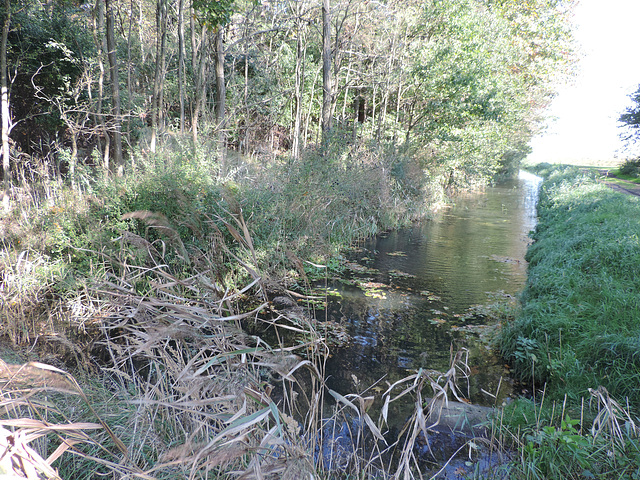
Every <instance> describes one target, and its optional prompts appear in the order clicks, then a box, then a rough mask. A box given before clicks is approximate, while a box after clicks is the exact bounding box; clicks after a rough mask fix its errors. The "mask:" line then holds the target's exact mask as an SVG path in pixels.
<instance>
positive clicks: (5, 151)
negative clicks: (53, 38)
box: [0, 0, 11, 212]
mask: <svg viewBox="0 0 640 480" xmlns="http://www.w3.org/2000/svg"><path fill="white" fill-rule="evenodd" d="M4 13H5V18H4V24H3V26H2V41H1V43H0V70H1V71H0V88H1V89H2V176H3V182H4V184H3V187H4V188H3V193H2V206H3V208H4V211H5V212H8V211H9V197H10V192H11V169H10V159H9V155H10V154H9V150H10V149H9V127H10V123H11V122H10V121H9V86H8V82H7V39H8V37H9V28H10V26H11V0H5V2H4Z"/></svg>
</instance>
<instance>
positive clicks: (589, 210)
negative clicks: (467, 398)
mask: <svg viewBox="0 0 640 480" xmlns="http://www.w3.org/2000/svg"><path fill="white" fill-rule="evenodd" d="M539 172H541V173H544V174H545V177H546V179H545V182H544V183H543V186H542V191H541V197H540V201H539V204H538V212H539V223H538V226H537V227H536V230H535V232H534V234H533V238H534V240H535V243H534V244H533V245H532V246H531V247H530V249H529V251H528V253H527V259H528V261H529V278H528V281H527V286H526V289H525V291H524V294H523V310H522V313H521V315H520V316H519V317H518V318H517V319H516V321H514V322H512V323H509V324H507V325H505V326H504V328H503V332H502V337H501V348H502V352H503V355H504V356H505V357H506V358H507V359H508V361H510V362H512V364H513V367H514V369H515V370H516V371H517V372H518V374H519V375H520V376H522V377H523V378H524V379H526V380H527V381H535V384H536V385H537V386H541V385H542V384H543V382H547V385H548V388H547V392H548V395H550V396H551V397H552V398H562V396H563V395H565V394H566V395H567V396H568V398H569V399H570V400H574V401H579V399H580V398H582V397H583V396H585V395H586V392H587V389H588V388H595V387H596V386H597V385H603V386H605V387H606V388H607V390H609V392H611V394H612V395H613V396H615V397H617V398H626V397H628V399H629V402H630V405H632V406H633V407H636V408H637V407H638V406H640V396H639V395H638V391H637V389H636V388H635V387H634V385H636V383H637V381H638V379H639V378H640V357H638V355H637V351H638V344H637V341H636V339H637V338H638V335H640V330H639V328H640V327H639V326H638V323H637V312H638V311H639V309H640V300H639V299H640V291H639V288H640V286H639V285H638V283H637V281H636V280H635V278H636V275H637V265H638V264H640V242H639V240H638V239H639V238H640V226H639V225H638V223H637V222H636V221H635V220H633V219H635V218H637V217H638V215H639V214H640V211H639V209H640V206H639V205H638V202H637V200H636V199H635V198H633V197H630V196H627V195H622V194H619V193H616V192H614V191H612V190H611V189H609V188H608V187H606V186H604V185H602V184H600V183H598V182H597V181H596V180H595V179H594V178H593V177H591V176H590V175H589V174H587V173H583V172H580V171H579V170H578V169H575V168H563V167H550V166H547V165H543V166H540V167H539Z"/></svg>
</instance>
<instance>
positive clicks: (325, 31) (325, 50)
mask: <svg viewBox="0 0 640 480" xmlns="http://www.w3.org/2000/svg"><path fill="white" fill-rule="evenodd" d="M332 103H333V86H332V84H331V4H330V1H329V0H322V143H323V145H324V146H325V148H326V146H327V143H328V141H329V134H330V132H331V107H332Z"/></svg>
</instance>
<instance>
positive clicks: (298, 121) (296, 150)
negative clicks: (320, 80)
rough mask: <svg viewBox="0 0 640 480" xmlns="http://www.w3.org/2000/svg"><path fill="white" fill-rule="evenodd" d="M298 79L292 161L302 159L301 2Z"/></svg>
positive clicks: (297, 19) (302, 68)
mask: <svg viewBox="0 0 640 480" xmlns="http://www.w3.org/2000/svg"><path fill="white" fill-rule="evenodd" d="M296 10H297V11H296V30H297V38H296V78H295V87H294V112H293V144H292V146H291V158H292V160H298V159H299V158H300V130H301V128H302V86H303V85H304V82H303V80H304V64H303V62H304V55H303V48H302V41H303V38H302V34H303V30H302V28H303V27H302V18H300V17H301V14H302V9H301V8H300V2H296Z"/></svg>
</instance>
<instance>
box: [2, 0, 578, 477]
mask: <svg viewBox="0 0 640 480" xmlns="http://www.w3.org/2000/svg"><path fill="white" fill-rule="evenodd" d="M574 3H575V2H574V1H573V0H422V1H417V0H403V1H400V0H386V1H385V0H340V1H337V0H322V1H321V2H320V1H315V0H295V1H294V0H283V1H275V0H260V1H245V0H95V2H86V3H85V2H82V1H79V0H49V1H44V0H42V1H41V0H4V2H3V8H2V11H1V15H0V20H1V22H2V26H3V29H2V39H1V42H0V87H1V93H2V99H1V119H2V164H3V168H2V192H3V193H2V197H3V207H2V213H0V300H1V305H0V328H1V334H2V342H0V358H2V363H1V364H0V367H1V370H2V372H3V373H2V376H3V378H9V380H6V381H5V380H3V382H5V383H4V384H3V385H4V386H3V387H2V390H1V396H2V401H3V404H2V405H3V407H2V408H3V413H2V419H0V445H2V446H3V448H4V447H5V446H7V445H9V443H10V442H13V443H12V444H11V445H12V450H11V452H12V453H11V455H6V456H5V457H4V458H3V459H0V473H9V472H10V473H12V474H14V475H18V476H21V477H27V478H74V479H79V478H87V479H89V478H98V477H99V476H100V477H101V476H108V477H110V478H187V477H188V478H243V479H252V478H256V479H258V478H260V479H261V478H290V479H296V478H421V475H422V474H421V473H420V472H419V466H418V460H417V458H416V456H415V455H416V454H415V451H414V449H413V445H414V444H415V442H416V439H417V438H418V437H419V434H420V431H421V429H424V418H423V415H424V414H423V413H419V412H422V409H421V408H418V409H417V410H416V413H415V414H414V415H415V416H414V417H412V421H413V423H412V427H411V428H410V429H408V430H405V431H402V432H400V433H398V432H396V437H395V438H394V439H393V440H389V439H386V438H385V432H384V429H383V427H382V424H381V423H379V422H377V421H374V420H373V419H372V417H371V416H369V414H368V413H367V409H368V408H369V406H370V404H371V402H372V401H373V400H371V398H370V397H368V396H367V395H366V394H365V393H364V392H360V393H353V394H350V395H349V396H343V395H341V394H339V393H337V392H334V391H332V390H329V389H328V388H327V387H326V385H325V384H324V371H323V365H324V362H325V359H326V358H327V356H328V355H330V354H331V349H332V345H334V344H335V343H339V342H340V341H341V340H340V339H341V338H343V336H344V331H343V327H342V326H341V325H336V324H333V323H331V322H317V321H315V319H313V318H312V317H310V316H309V315H308V314H305V313H302V314H301V313H300V312H299V311H298V310H295V309H293V310H292V309H291V308H282V305H285V307H286V306H287V305H288V306H289V307H290V304H291V303H292V304H293V305H297V302H298V301H299V300H305V301H309V302H310V303H309V305H312V304H313V303H312V302H313V301H321V300H322V298H323V297H322V295H323V294H322V293H320V294H318V292H317V291H314V290H313V289H312V288H311V287H312V284H313V282H314V280H318V279H323V278H325V279H326V278H327V277H328V276H330V275H334V274H339V273H340V272H341V271H343V269H344V268H345V262H344V257H343V255H342V253H343V252H344V250H345V249H346V248H347V247H349V246H350V245H352V244H353V243H354V242H356V241H358V240H361V239H364V238H368V237H371V236H373V235H375V234H377V233H379V232H382V231H388V230H390V229H394V228H398V227H400V226H403V225H407V224H410V223H411V222H413V221H415V220H418V219H421V218H425V217H428V216H429V215H430V214H431V213H432V212H434V211H435V210H437V209H439V208H441V207H442V206H443V205H445V204H446V203H447V202H449V201H450V199H451V198H455V195H459V194H462V193H463V192H467V191H480V190H482V189H483V188H484V187H486V186H487V185H490V184H492V183H493V182H495V181H497V180H499V179H501V178H505V177H509V176H512V175H514V173H516V172H517V171H518V169H519V166H520V163H521V161H522V160H523V159H524V158H525V157H526V155H527V154H528V153H529V146H528V144H529V140H530V139H531V137H532V136H533V135H534V134H536V133H537V132H538V131H539V130H540V128H541V125H542V120H543V118H544V111H545V108H546V107H547V106H548V104H549V102H550V101H551V100H552V99H553V97H554V92H555V89H556V87H557V85H558V84H559V82H562V81H564V80H565V79H567V78H568V76H570V74H571V71H572V68H573V65H574V62H575V59H576V53H575V49H574V45H573V41H572V37H571V28H570V27H571V15H572V7H573V4H574ZM324 295H325V297H326V292H325V293H324ZM294 310H295V311H294ZM265 331H268V332H269V335H270V337H269V338H270V339H273V340H270V341H269V342H267V341H266V340H264V339H263V338H262V337H261V335H262V333H264V332H265ZM274 332H275V333H274ZM456 359H457V360H456V361H458V360H460V357H459V356H458V357H456ZM5 362H6V363H5ZM455 369H456V366H455V365H454V366H452V371H453V372H455ZM452 371H450V372H449V374H448V375H443V376H440V377H437V378H436V377H432V376H430V375H432V374H431V373H428V372H420V373H419V374H417V376H416V377H412V379H411V380H410V383H408V384H407V386H406V389H405V390H404V391H403V392H402V393H399V392H398V388H399V387H400V386H399V385H393V386H390V387H389V389H388V390H387V391H386V392H385V393H384V394H383V395H382V396H379V397H380V398H378V399H377V400H376V401H380V402H382V403H383V404H384V405H385V406H383V407H382V411H383V412H384V411H385V408H388V405H389V404H390V403H391V402H394V401H395V400H397V399H398V398H400V397H402V396H405V395H414V396H415V398H416V405H419V406H421V404H422V399H423V395H422V388H426V387H428V386H429V385H431V386H432V387H433V386H434V385H437V388H436V390H437V391H438V392H440V393H442V394H444V395H447V392H449V393H450V394H453V393H454V392H453V391H454V389H455V387H454V383H453V380H452V375H453V374H451V372H452ZM453 376H454V377H455V375H453ZM411 382H413V383H411ZM403 388H404V387H403ZM440 393H439V394H440ZM436 396H437V395H436ZM330 405H331V406H332V408H333V409H334V410H333V411H334V413H333V417H331V418H333V420H332V422H333V425H334V427H335V426H336V425H338V424H339V420H338V419H339V418H342V419H345V418H351V417H349V416H348V415H347V414H348V413H349V414H350V415H352V416H353V415H354V414H355V415H356V416H357V417H358V419H359V421H360V422H361V424H362V426H364V427H366V431H367V434H366V435H364V434H363V436H362V438H360V437H358V438H359V440H358V441H359V442H360V441H361V442H362V443H358V444H357V445H356V446H355V448H354V451H353V452H352V453H350V454H348V455H347V454H346V453H342V454H340V455H338V456H337V457H336V458H334V457H333V456H332V455H328V456H327V455H326V454H325V453H324V450H325V449H326V445H327V442H328V441H329V440H330V439H331V438H333V437H332V435H331V434H329V433H327V428H328V427H327V420H326V414H327V411H328V409H329V406H330ZM381 405H382V404H381ZM383 416H384V415H383ZM381 418H382V417H381ZM344 421H345V422H347V423H348V421H349V420H344ZM364 427H363V428H364ZM425 435H426V430H425ZM387 441H388V442H389V443H387ZM7 442H9V443H7ZM7 448H8V447H7ZM319 452H323V453H319ZM350 475H351V476H350ZM496 478H499V477H496ZM522 478H525V477H522ZM526 478H530V477H526Z"/></svg>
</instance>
